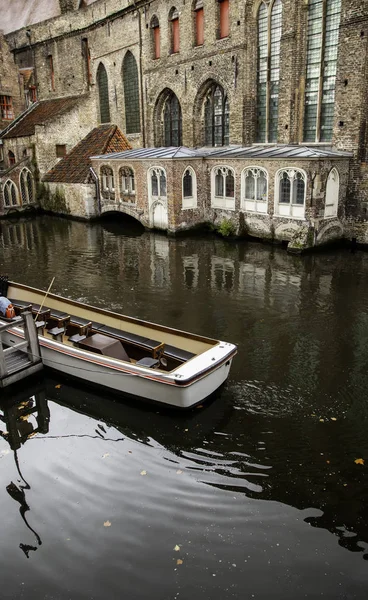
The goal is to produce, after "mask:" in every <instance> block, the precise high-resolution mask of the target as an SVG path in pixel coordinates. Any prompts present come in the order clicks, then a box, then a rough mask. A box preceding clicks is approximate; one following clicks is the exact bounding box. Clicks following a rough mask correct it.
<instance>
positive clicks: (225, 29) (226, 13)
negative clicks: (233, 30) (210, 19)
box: [217, 0, 230, 40]
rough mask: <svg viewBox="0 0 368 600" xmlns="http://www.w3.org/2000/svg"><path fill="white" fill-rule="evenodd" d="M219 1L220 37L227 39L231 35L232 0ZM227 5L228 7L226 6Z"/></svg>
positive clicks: (220, 38)
mask: <svg viewBox="0 0 368 600" xmlns="http://www.w3.org/2000/svg"><path fill="white" fill-rule="evenodd" d="M217 3H218V39H219V40H225V39H226V38H228V37H229V36H230V1H229V0H217ZM225 6H226V9H224V7H225Z"/></svg>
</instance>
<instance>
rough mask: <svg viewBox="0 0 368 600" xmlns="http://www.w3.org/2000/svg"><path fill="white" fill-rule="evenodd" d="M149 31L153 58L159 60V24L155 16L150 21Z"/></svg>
mask: <svg viewBox="0 0 368 600" xmlns="http://www.w3.org/2000/svg"><path fill="white" fill-rule="evenodd" d="M151 30H152V48H153V52H152V55H153V58H160V56H161V48H160V23H159V20H158V18H157V17H156V15H154V16H153V17H152V19H151Z"/></svg>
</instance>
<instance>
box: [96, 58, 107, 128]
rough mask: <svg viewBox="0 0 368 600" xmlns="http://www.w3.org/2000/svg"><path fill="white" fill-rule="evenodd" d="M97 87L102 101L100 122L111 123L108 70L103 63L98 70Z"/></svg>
mask: <svg viewBox="0 0 368 600" xmlns="http://www.w3.org/2000/svg"><path fill="white" fill-rule="evenodd" d="M97 85H98V94H99V100H100V121H101V123H110V107H109V86H108V80H107V73H106V69H105V67H104V65H103V64H102V63H101V64H100V65H99V67H98V70H97Z"/></svg>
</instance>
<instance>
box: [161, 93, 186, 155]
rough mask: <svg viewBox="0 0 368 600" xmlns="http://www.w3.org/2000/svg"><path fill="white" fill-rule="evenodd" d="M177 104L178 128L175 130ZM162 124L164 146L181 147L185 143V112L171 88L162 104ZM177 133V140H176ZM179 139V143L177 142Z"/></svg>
mask: <svg viewBox="0 0 368 600" xmlns="http://www.w3.org/2000/svg"><path fill="white" fill-rule="evenodd" d="M175 104H176V105H177V108H178V115H177V129H176V130H175V129H174V127H173V124H174V123H175V121H176V118H175V119H174V117H176V115H175V113H174V108H175V106H174V105H175ZM161 115H162V117H161V119H162V124H163V146H165V147H166V148H169V147H171V146H174V147H179V146H182V145H183V113H182V110H181V104H180V101H179V98H178V97H177V95H176V94H175V93H174V92H173V91H172V90H170V91H169V92H168V93H167V95H166V98H165V100H164V102H163V106H162V113H161ZM175 133H176V134H177V140H175ZM175 141H177V142H178V143H175Z"/></svg>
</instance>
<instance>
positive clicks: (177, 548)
mask: <svg viewBox="0 0 368 600" xmlns="http://www.w3.org/2000/svg"><path fill="white" fill-rule="evenodd" d="M174 550H175V552H179V550H180V546H178V544H176V546H175V548H174Z"/></svg>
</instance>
